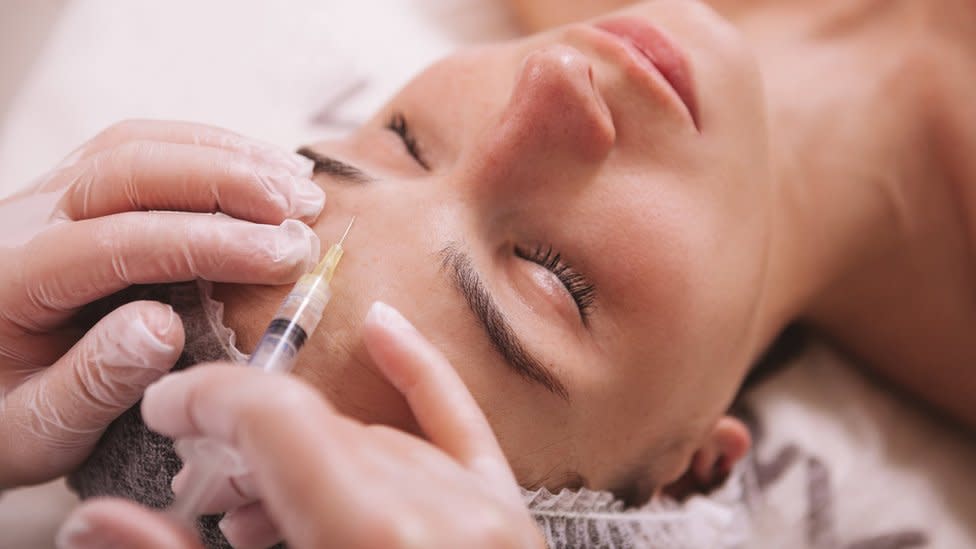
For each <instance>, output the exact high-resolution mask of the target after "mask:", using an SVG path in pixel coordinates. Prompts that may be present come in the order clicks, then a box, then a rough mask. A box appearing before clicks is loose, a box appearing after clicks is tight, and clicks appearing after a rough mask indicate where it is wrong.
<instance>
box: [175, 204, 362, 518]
mask: <svg viewBox="0 0 976 549" xmlns="http://www.w3.org/2000/svg"><path fill="white" fill-rule="evenodd" d="M355 221H356V218H355V217H354V218H353V219H352V221H350V222H349V226H348V227H346V231H345V232H344V233H343V235H342V238H340V239H339V242H337V243H336V244H333V245H332V247H330V248H329V250H328V251H327V252H326V254H325V257H324V258H323V259H322V261H321V263H319V265H318V266H317V267H316V268H315V270H313V271H312V272H310V273H308V274H306V275H303V276H302V277H301V278H300V279H298V282H297V283H295V286H294V287H293V288H292V290H291V292H290V293H289V294H288V297H286V298H285V301H284V303H282V304H281V307H279V308H278V312H277V313H276V314H275V317H274V319H273V320H272V321H271V324H270V325H269V326H268V329H267V330H266V331H265V332H264V335H263V336H262V337H261V341H260V342H258V346H257V348H256V349H255V350H254V353H253V354H252V355H251V358H250V360H249V361H248V366H252V367H257V368H261V369H262V370H265V371H269V372H282V373H286V372H289V371H291V369H292V368H293V367H294V366H295V359H296V356H297V355H298V351H299V350H301V348H302V346H304V345H305V342H306V340H307V339H308V336H309V335H310V334H312V333H313V332H314V331H315V328H316V327H317V326H318V324H319V321H320V320H322V312H323V311H324V310H325V306H326V305H327V304H328V303H329V299H330V298H331V297H332V290H331V282H332V276H333V275H334V274H335V270H336V267H337V266H338V265H339V260H340V259H342V254H343V249H342V243H343V242H345V240H346V235H348V234H349V229H351V228H352V224H353V222H355ZM176 451H177V453H178V454H179V456H180V458H181V459H182V460H183V463H184V467H185V468H186V473H185V475H186V480H185V482H184V483H183V486H184V489H183V490H182V491H181V492H180V494H179V495H178V496H176V498H175V499H174V501H173V504H172V505H171V506H170V513H172V514H173V515H175V516H176V517H178V518H179V519H180V520H182V521H184V522H186V523H190V524H192V523H193V522H194V521H195V520H196V518H197V517H198V516H200V514H201V512H202V510H203V509H204V507H205V505H206V504H207V503H208V502H209V499H210V498H212V497H213V496H214V494H215V492H216V490H217V489H218V488H219V486H220V483H221V481H223V480H225V479H227V478H230V477H233V476H237V475H242V474H244V473H246V472H247V469H246V466H245V464H244V463H243V461H242V460H241V458H240V456H238V455H237V453H236V452H235V451H234V449H233V448H230V447H228V446H225V445H223V444H220V443H218V442H215V441H212V440H209V439H189V440H180V441H177V443H176Z"/></svg>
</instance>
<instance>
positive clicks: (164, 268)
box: [0, 212, 319, 329]
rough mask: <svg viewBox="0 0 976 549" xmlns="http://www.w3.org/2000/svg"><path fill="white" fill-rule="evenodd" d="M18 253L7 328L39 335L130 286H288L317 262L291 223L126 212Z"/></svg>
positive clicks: (304, 234) (315, 246) (67, 229)
mask: <svg viewBox="0 0 976 549" xmlns="http://www.w3.org/2000/svg"><path fill="white" fill-rule="evenodd" d="M25 251H26V254H25V255H26V257H27V258H29V259H28V260H26V261H24V262H23V264H22V265H21V269H22V270H23V275H22V277H21V279H22V284H23V285H24V287H10V288H7V290H8V295H11V296H18V297H19V299H23V300H24V302H23V303H19V304H17V306H15V307H11V308H10V310H11V311H20V313H19V316H17V317H16V318H15V319H14V320H18V321H20V322H21V323H22V326H24V327H25V328H28V329H43V328H44V327H46V326H48V325H50V324H51V323H53V322H60V321H61V320H63V319H64V317H65V315H66V313H70V312H72V311H73V310H74V309H75V308H77V307H80V306H82V305H84V304H86V303H90V302H92V301H94V300H97V299H100V298H102V297H105V296H107V295H111V294H112V293H115V292H117V291H119V290H121V289H123V288H125V287H127V286H130V285H132V284H154V283H164V282H180V281H187V280H193V279H195V278H203V279H206V280H211V281H214V282H234V283H242V284H284V283H288V282H292V281H294V280H296V279H297V278H298V277H299V276H300V275H301V274H303V273H305V272H308V270H310V269H311V268H312V267H313V266H314V265H315V264H316V262H317V261H318V258H319V239H318V236H317V235H316V234H315V232H314V231H312V230H311V229H310V228H309V227H308V226H307V225H305V224H303V223H301V222H298V221H295V220H291V219H289V220H287V221H285V222H284V223H282V224H281V225H279V226H272V225H259V224H256V223H250V222H246V221H240V220H237V219H233V218H229V217H225V216H213V215H207V214H186V213H174V212H146V213H136V212H130V213H124V214H116V215H113V216H109V217H103V218H99V219H90V220H85V221H79V222H76V223H63V224H60V225H55V226H54V227H52V228H51V229H49V230H48V231H46V232H45V233H44V234H42V235H39V236H38V237H37V238H35V239H34V240H33V241H31V243H30V244H29V246H28V248H27V249H26V250H25ZM0 291H3V289H0ZM25 312H26V313H25Z"/></svg>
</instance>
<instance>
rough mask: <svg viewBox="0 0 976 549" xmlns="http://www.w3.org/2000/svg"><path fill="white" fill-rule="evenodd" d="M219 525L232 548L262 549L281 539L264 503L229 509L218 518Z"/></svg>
mask: <svg viewBox="0 0 976 549" xmlns="http://www.w3.org/2000/svg"><path fill="white" fill-rule="evenodd" d="M219 526H220V531H221V532H223V534H224V537H225V538H227V541H228V542H230V544H231V545H233V546H234V549H263V548H265V547H270V546H272V545H274V544H276V543H278V542H279V541H281V539H282V538H281V534H279V533H278V528H277V527H276V526H275V525H274V523H273V522H272V521H271V517H270V516H269V515H268V512H267V511H266V510H265V509H264V505H262V504H260V503H252V504H250V505H247V506H244V507H240V508H238V509H234V510H233V511H230V512H229V513H227V514H226V515H224V518H223V519H221V520H220V523H219Z"/></svg>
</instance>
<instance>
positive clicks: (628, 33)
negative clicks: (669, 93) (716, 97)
mask: <svg viewBox="0 0 976 549" xmlns="http://www.w3.org/2000/svg"><path fill="white" fill-rule="evenodd" d="M596 28H598V29H600V30H602V31H605V32H608V33H610V34H612V35H614V36H615V37H617V38H619V39H621V40H623V41H624V42H625V43H626V44H627V45H628V46H630V47H631V48H632V49H634V50H636V51H637V53H638V54H640V55H641V56H642V57H643V58H644V59H646V60H647V61H649V62H650V64H651V65H653V68H654V69H656V70H657V72H659V73H660V74H661V76H663V77H664V79H665V80H667V81H668V84H670V85H671V87H672V88H673V89H674V91H675V93H677V94H678V97H680V98H681V101H682V102H683V103H684V105H685V108H687V109H688V113H689V114H690V115H691V118H692V121H694V123H695V126H696V127H697V126H698V105H697V100H696V97H695V87H694V84H693V81H692V75H691V70H690V64H689V62H688V59H687V57H686V56H685V55H684V53H683V52H682V51H681V50H679V49H678V48H677V47H676V46H675V45H674V43H673V42H672V41H671V40H670V39H669V38H668V37H667V36H666V35H665V34H664V33H663V32H662V31H661V30H659V29H658V28H657V27H655V26H653V25H651V24H650V23H648V22H647V21H645V20H644V19H641V18H639V17H619V18H614V19H609V20H606V21H601V22H600V23H598V24H596Z"/></svg>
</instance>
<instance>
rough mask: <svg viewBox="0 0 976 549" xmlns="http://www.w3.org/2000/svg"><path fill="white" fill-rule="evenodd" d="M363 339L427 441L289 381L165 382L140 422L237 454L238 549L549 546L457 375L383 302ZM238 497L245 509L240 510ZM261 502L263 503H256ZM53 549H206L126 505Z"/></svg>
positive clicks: (73, 524) (102, 504)
mask: <svg viewBox="0 0 976 549" xmlns="http://www.w3.org/2000/svg"><path fill="white" fill-rule="evenodd" d="M363 340H364V343H365V345H366V347H367V349H368V350H369V353H370V356H371V357H372V358H373V361H374V362H375V363H376V365H377V367H378V368H379V370H380V371H381V372H383V374H384V375H385V376H386V377H387V379H388V380H389V381H390V383H392V384H393V385H394V386H395V387H396V388H397V389H399V390H400V391H401V392H402V393H403V395H404V397H405V398H406V400H407V402H408V404H409V405H410V408H411V409H412V410H413V413H414V416H415V417H416V419H417V421H418V423H419V424H420V426H421V428H423V430H424V432H425V434H426V436H427V440H422V439H420V438H417V437H416V436H413V435H410V434H407V433H404V432H402V431H398V430H395V429H392V428H389V427H384V426H377V425H363V424H361V423H359V422H357V421H355V420H352V419H350V418H348V417H344V416H341V415H339V414H337V413H336V412H335V411H334V410H333V409H332V408H331V407H330V405H329V403H328V402H326V400H325V399H324V398H323V397H322V395H321V394H320V393H319V392H317V391H315V390H314V389H312V388H310V387H309V386H307V385H305V384H304V383H302V382H300V381H298V380H297V379H296V378H294V377H292V376H285V375H281V374H269V373H265V372H262V371H260V370H254V369H249V368H242V367H240V366H225V365H210V366H205V367H198V368H193V369H190V370H188V371H185V372H179V373H176V374H172V375H170V376H167V377H166V378H165V379H163V380H162V381H160V382H159V383H157V384H155V385H153V386H152V387H150V388H149V390H148V391H147V392H146V398H145V399H144V400H143V405H142V413H143V418H144V419H145V421H146V423H147V424H148V425H149V426H150V427H151V428H153V429H155V430H157V431H159V432H161V433H163V434H165V435H167V436H171V437H174V438H182V437H207V438H209V439H213V440H216V441H218V442H221V443H224V444H228V445H230V446H232V447H234V448H235V449H236V450H237V451H238V452H239V454H240V455H241V457H242V458H243V460H244V462H245V464H246V465H247V467H248V469H249V471H250V473H249V474H248V475H247V476H246V478H244V479H238V482H237V490H238V491H239V492H237V493H236V495H235V496H232V495H231V492H230V491H229V490H226V488H225V493H223V494H220V495H219V496H218V499H222V500H223V504H224V505H227V506H228V508H232V507H234V506H235V505H240V504H242V503H246V502H251V503H249V504H247V505H246V506H244V507H240V508H238V509H236V510H235V511H232V512H231V513H229V514H228V515H227V516H226V517H225V519H224V521H223V522H222V523H221V529H222V530H223V531H224V533H225V534H226V536H227V538H228V540H229V541H230V542H231V543H232V544H234V546H235V547H238V548H245V547H255V548H256V547H267V546H269V545H271V544H272V543H274V542H276V541H278V540H280V539H284V540H286V541H287V543H288V546H289V547H296V548H305V547H307V548H319V547H360V548H364V549H374V548H375V549H380V548H382V549H406V548H414V547H424V548H428V549H429V548H438V547H444V548H455V547H468V548H478V547H485V548H489V547H490V548H493V549H500V548H516V547H517V548H520V549H527V548H529V549H531V548H541V547H544V546H545V545H544V541H543V539H542V535H541V532H540V531H539V529H538V527H537V526H536V524H535V522H534V521H533V520H532V517H531V516H530V515H529V512H528V510H527V509H526V507H525V505H524V503H523V502H522V501H521V497H520V495H519V490H518V486H517V484H516V482H515V477H514V475H513V474H512V471H511V469H510V468H509V466H508V462H507V461H506V460H505V456H504V455H503V454H502V451H501V448H500V447H499V446H498V442H497V441H496V439H495V436H494V434H493V433H492V430H491V426H490V425H489V424H488V421H487V419H486V418H485V416H484V414H483V413H482V412H481V410H480V408H478V405H477V403H476V402H475V400H474V398H473V397H472V396H471V394H470V393H469V392H468V390H467V388H466V387H465V385H464V383H463V382H462V381H461V379H460V377H458V375H457V373H456V372H455V371H454V369H453V368H452V367H451V365H450V364H449V363H448V362H447V360H446V359H445V358H444V356H443V355H441V354H440V353H439V352H438V351H437V350H436V349H435V348H434V347H433V346H432V345H431V344H430V343H428V342H427V340H425V339H424V338H423V336H421V335H420V334H419V333H418V332H417V331H416V330H415V329H414V328H413V326H411V325H410V324H409V323H408V322H407V321H406V320H405V319H404V318H403V317H402V316H400V314H399V313H398V312H396V310H394V309H392V308H390V307H389V306H386V305H383V304H380V303H377V304H374V305H373V308H372V309H371V310H370V314H369V316H368V317H367V319H366V323H365V326H364V331H363ZM235 498H236V502H235V501H233V500H234V499H235ZM257 501H259V502H257ZM58 546H59V547H61V548H64V549H67V548H83V547H108V546H111V547H145V548H149V547H159V548H162V547H166V548H177V547H182V548H191V547H194V548H195V547H200V545H199V542H198V541H196V538H195V536H194V535H193V533H192V532H189V531H188V530H186V529H185V527H184V526H181V525H178V524H176V523H174V522H172V519H171V518H170V517H168V516H166V515H164V514H159V513H153V512H151V511H149V510H148V509H143V508H140V507H139V506H137V505H135V504H133V503H129V502H125V501H120V500H96V501H92V502H88V503H86V504H84V505H82V506H81V507H80V508H79V509H78V510H76V511H75V512H74V513H73V514H72V516H71V517H69V519H68V520H67V521H66V522H65V524H64V526H63V527H62V529H61V532H60V533H59V536H58Z"/></svg>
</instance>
